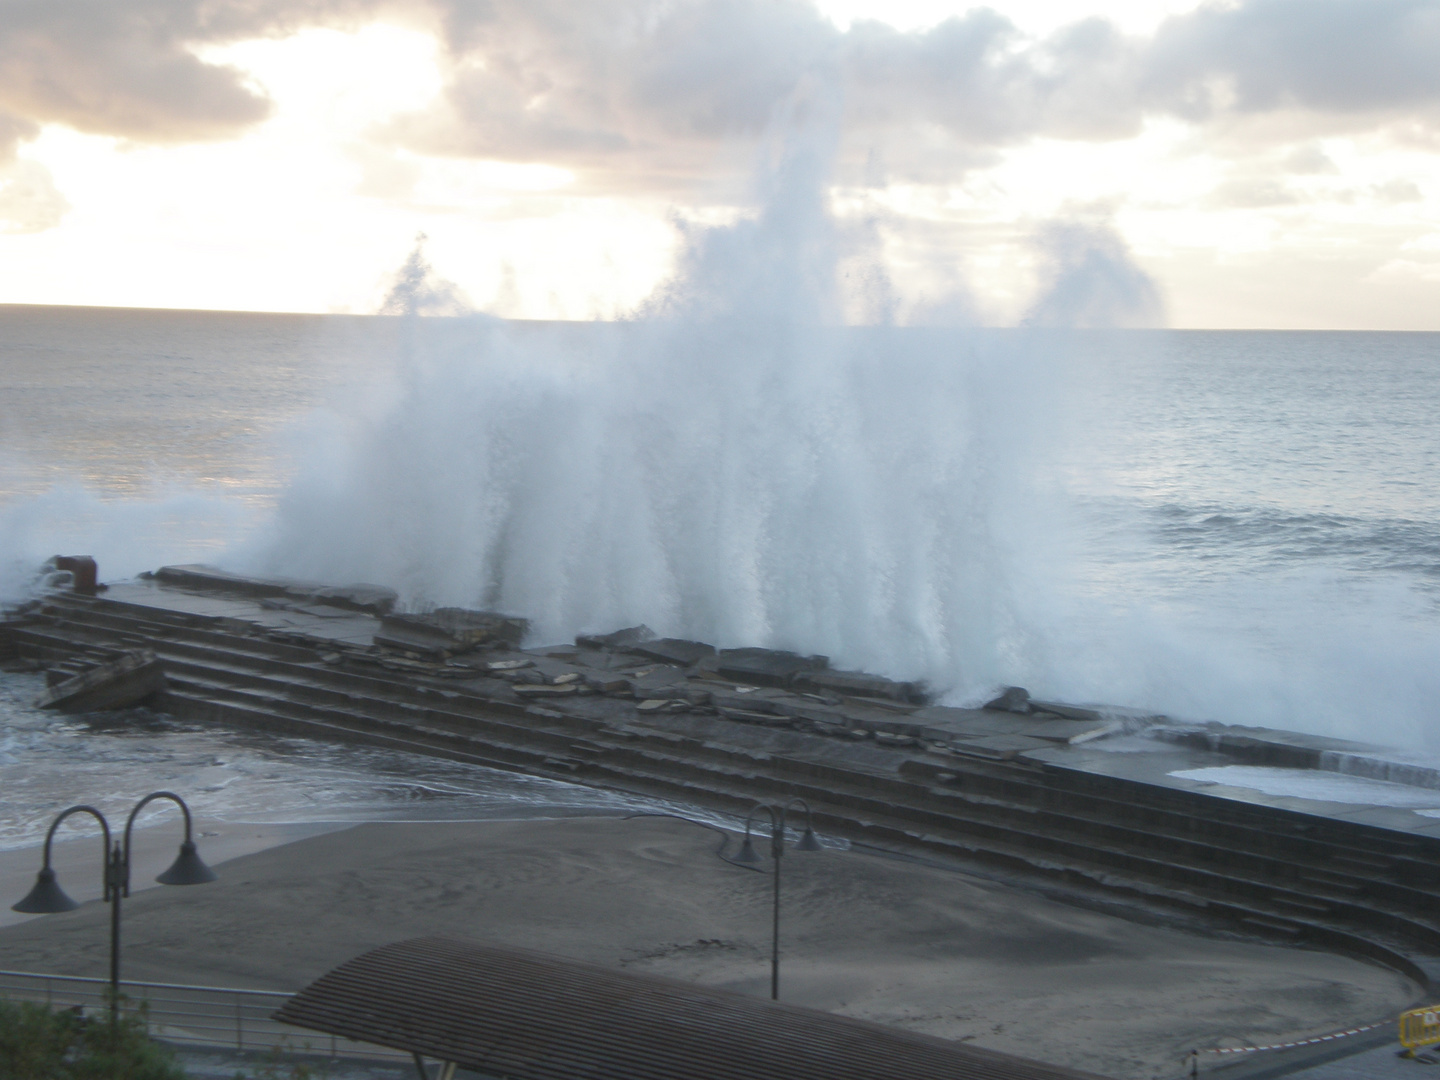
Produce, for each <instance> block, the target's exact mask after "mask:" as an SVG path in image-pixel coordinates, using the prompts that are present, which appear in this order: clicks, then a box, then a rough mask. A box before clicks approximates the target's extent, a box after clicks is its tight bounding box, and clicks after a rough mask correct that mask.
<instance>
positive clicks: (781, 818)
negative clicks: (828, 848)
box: [735, 799, 820, 1001]
mask: <svg viewBox="0 0 1440 1080" xmlns="http://www.w3.org/2000/svg"><path fill="white" fill-rule="evenodd" d="M796 805H799V806H800V807H802V808H803V809H804V811H805V832H804V834H803V835H801V837H800V842H799V843H798V844H797V845H795V846H796V847H797V848H799V849H800V850H801V851H819V850H820V841H819V840H817V839H816V838H815V830H814V829H813V828H811V827H810V804H809V803H807V802H806V801H805V800H804V799H791V800H790V801H789V802H788V803H786V804H785V805H784V806H771V805H769V804H767V803H757V804H756V805H755V808H754V809H753V810H751V811H750V813H749V815H748V816H747V817H746V818H745V841H744V843H742V844H741V845H740V854H738V855H736V856H735V861H736V862H742V863H757V862H759V861H760V856H759V855H757V854H756V853H755V845H754V844H753V843H751V841H750V827H751V825H752V824H753V823H754V821H755V815H756V814H757V813H762V812H763V813H764V814H765V816H766V817H768V818H769V819H770V858H771V860H772V861H773V862H774V864H775V917H774V921H773V926H772V928H771V937H770V1000H772V1001H778V1000H779V999H780V857H781V856H782V855H784V854H785V814H786V812H787V811H789V809H790V808H791V807H792V806H796Z"/></svg>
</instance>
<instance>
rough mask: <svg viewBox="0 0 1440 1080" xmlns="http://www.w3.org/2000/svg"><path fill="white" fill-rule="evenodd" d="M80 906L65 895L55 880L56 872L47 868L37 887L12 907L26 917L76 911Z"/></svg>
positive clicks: (42, 871)
mask: <svg viewBox="0 0 1440 1080" xmlns="http://www.w3.org/2000/svg"><path fill="white" fill-rule="evenodd" d="M79 906H80V905H79V904H78V903H76V902H75V901H74V900H71V899H70V897H68V896H66V895H65V890H64V889H62V888H60V885H59V883H58V882H57V881H56V880H55V871H54V870H51V869H50V867H48V866H47V867H45V868H44V869H43V870H41V871H40V873H39V875H38V877H37V878H36V880H35V887H34V888H33V889H31V890H30V892H29V894H28V895H26V897H25V899H24V900H21V901H20V902H19V903H18V904H16V905H14V906H13V907H11V909H10V910H11V911H18V912H20V913H22V914H24V915H55V914H58V913H59V912H61V911H74V910H75V909H76V908H78V907H79Z"/></svg>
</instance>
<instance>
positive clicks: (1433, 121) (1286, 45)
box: [0, 0, 1440, 198]
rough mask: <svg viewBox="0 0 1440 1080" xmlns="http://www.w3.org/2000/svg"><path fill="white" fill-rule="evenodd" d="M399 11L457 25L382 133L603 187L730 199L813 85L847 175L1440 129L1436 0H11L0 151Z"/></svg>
mask: <svg viewBox="0 0 1440 1080" xmlns="http://www.w3.org/2000/svg"><path fill="white" fill-rule="evenodd" d="M380 17H384V18H386V19H389V20H392V21H394V20H399V21H402V22H404V23H406V24H407V25H417V26H421V27H424V28H426V29H429V30H430V31H433V32H434V33H435V34H436V35H437V36H438V38H439V39H440V41H441V43H442V46H443V48H442V63H443V66H444V71H443V76H444V90H443V93H442V95H441V97H440V99H439V100H438V101H437V103H436V104H435V105H434V107H432V108H428V109H425V110H422V111H420V112H418V113H415V114H413V115H407V116H404V117H402V118H400V119H398V120H396V121H394V122H392V123H390V124H389V125H387V126H385V127H383V128H381V129H379V130H377V131H376V132H374V133H373V138H374V141H375V142H376V143H377V145H380V146H388V147H404V148H408V149H410V150H413V151H417V152H420V153H423V154H428V155H448V156H456V157H467V158H481V159H497V160H505V161H512V162H544V163H547V164H552V165H558V166H562V167H566V168H570V169H574V170H576V171H577V173H578V174H579V175H580V178H581V183H580V185H579V186H580V187H581V188H583V189H585V190H589V191H592V192H593V191H595V190H599V189H606V188H609V189H611V190H616V191H624V192H627V193H634V192H639V191H646V190H648V191H652V192H663V193H666V194H670V195H674V194H678V193H681V192H689V193H691V194H693V195H695V196H696V197H704V196H705V194H706V193H707V192H709V193H710V194H713V195H715V196H716V197H720V198H726V197H729V196H731V195H734V194H735V193H736V189H735V184H736V183H738V182H739V179H738V178H739V177H741V176H743V175H744V174H745V173H746V172H748V168H749V165H750V162H749V156H750V155H751V153H752V152H753V150H754V148H755V147H756V145H757V144H758V142H759V140H760V139H761V137H762V135H763V133H764V131H765V130H766V127H767V125H769V124H770V123H771V122H772V119H773V117H774V114H775V112H776V110H777V108H779V107H781V104H782V103H784V102H786V101H788V100H791V99H792V97H793V95H794V94H795V92H796V90H797V88H798V87H800V86H802V84H805V83H806V82H807V81H808V82H810V83H814V84H818V85H822V86H825V87H827V88H828V93H830V94H831V95H832V96H833V97H834V99H835V100H836V101H842V102H843V106H844V110H845V124H844V128H843V131H842V134H841V137H840V142H839V146H840V155H839V162H838V164H837V170H838V171H837V177H838V179H840V180H841V181H842V182H855V183H864V182H877V180H876V177H879V178H880V179H882V180H883V179H885V178H895V177H905V178H911V179H924V180H931V181H941V182H944V181H949V180H953V179H954V178H955V177H957V176H959V175H960V174H962V173H963V172H964V171H966V170H967V169H970V168H973V167H975V166H976V165H982V164H988V163H990V162H992V161H993V160H994V155H995V154H996V153H997V152H998V151H999V150H1001V149H1003V148H1005V147H1007V146H1012V145H1016V144H1018V143H1022V142H1024V141H1026V140H1030V139H1033V138H1037V137H1048V138H1058V139H1078V140H1111V139H1123V138H1127V137H1129V136H1131V135H1133V134H1135V133H1137V132H1138V131H1140V130H1141V128H1142V126H1143V124H1144V123H1145V121H1146V118H1147V117H1153V116H1169V117H1179V118H1181V119H1183V120H1187V121H1190V122H1193V123H1197V124H1222V125H1223V124H1231V125H1233V124H1234V123H1235V122H1237V121H1243V122H1247V123H1251V124H1252V125H1254V124H1261V122H1262V121H1264V123H1265V124H1269V126H1268V127H1264V124H1261V127H1257V128H1254V131H1257V132H1260V133H1261V134H1260V135H1258V136H1256V137H1260V138H1262V139H1263V140H1266V141H1268V142H1269V144H1271V145H1281V144H1285V143H1294V142H1296V141H1297V139H1299V138H1301V137H1302V135H1303V136H1304V137H1310V136H1312V135H1313V134H1315V133H1316V132H1318V131H1325V130H1335V129H1344V128H1347V127H1348V128H1365V127H1370V128H1374V127H1375V126H1377V125H1384V124H1390V125H1392V126H1393V127H1394V128H1395V130H1397V131H1398V130H1400V129H1401V128H1405V129H1406V130H1409V131H1410V132H1411V133H1412V136H1414V137H1418V136H1417V135H1415V133H1416V132H1424V131H1436V130H1440V63H1437V62H1436V57H1437V56H1440V0H1239V2H1234V3H1220V2H1218V0H1212V2H1208V3H1205V4H1203V5H1202V6H1201V7H1200V8H1198V9H1196V10H1195V11H1192V12H1190V13H1188V14H1184V15H1180V16H1176V17H1172V18H1170V19H1168V20H1167V21H1165V22H1164V23H1162V24H1161V26H1160V27H1159V29H1158V30H1157V31H1156V32H1155V34H1154V35H1153V36H1151V37H1148V38H1147V37H1136V36H1127V35H1126V34H1123V33H1122V32H1121V31H1120V30H1119V29H1117V28H1116V27H1115V26H1114V25H1113V24H1111V23H1109V22H1107V21H1105V20H1103V19H1098V18H1090V19H1082V20H1080V21H1077V22H1076V23H1074V24H1072V25H1069V26H1066V27H1062V28H1061V29H1059V30H1057V31H1056V32H1054V33H1052V34H1049V35H1048V36H1045V37H1042V38H1032V37H1027V36H1026V35H1024V34H1022V33H1021V32H1020V31H1019V30H1018V29H1017V28H1016V26H1015V25H1014V24H1013V23H1011V22H1010V21H1009V20H1008V19H1006V18H1005V17H1004V16H1003V15H1001V14H999V13H997V12H996V11H993V10H991V9H988V8H985V7H976V8H973V9H971V10H969V11H967V12H965V13H964V14H962V15H957V16H955V17H952V18H948V19H946V20H944V21H942V22H941V23H939V24H937V25H935V26H932V27H930V28H928V29H925V30H918V31H900V30H897V29H895V28H893V27H890V26H888V25H885V24H882V23H879V22H875V21H860V22H856V23H854V24H852V25H851V26H850V28H849V29H848V30H844V31H842V30H840V29H839V28H838V27H837V26H836V25H835V24H834V23H832V22H830V21H829V20H828V19H826V18H825V17H824V16H822V15H821V13H820V12H819V10H818V9H817V8H816V7H815V6H814V5H813V3H811V2H810V0H586V2H584V3H577V2H575V0H411V2H409V3H401V2H400V0H126V2H124V3H117V2H115V0H0V160H3V158H4V155H6V154H7V153H13V147H14V145H15V143H16V142H17V141H18V140H22V139H25V138H28V137H31V136H33V134H34V132H35V130H36V125H39V124H44V123H62V124H67V125H69V126H71V127H74V128H76V129H77V130H81V131H87V132H96V133H102V134H109V135H117V136H122V137H125V138H128V139H133V140H138V141H143V142H177V141H192V140H205V139H223V138H228V137H232V136H234V135H236V134H238V133H240V132H242V131H244V130H245V129H246V128H248V127H249V126H251V125H253V124H256V123H258V122H260V121H262V120H263V119H264V118H265V117H266V116H268V115H269V113H270V109H271V103H270V102H269V101H268V100H267V99H266V97H265V95H264V94H263V92H262V91H261V90H259V89H258V88H256V87H255V86H253V85H251V84H250V82H249V81H248V80H247V78H246V77H245V75H244V73H243V72H241V71H239V70H237V69H235V68H232V67H227V66H225V65H223V64H218V63H207V62H205V61H204V60H203V59H201V56H202V55H203V49H204V47H205V46H207V45H215V44H222V43H226V42H233V41H239V40H245V39H248V38H256V37H279V36H284V35H287V34H290V33H293V32H295V31H297V30H299V29H302V28H305V27H310V26H330V27H340V28H355V27H358V26H361V25H363V24H364V23H365V22H367V21H370V20H373V19H376V18H380ZM197 50H198V52H197ZM377 77H378V76H377ZM1262 128H1263V131H1262ZM1317 153H1318V152H1317ZM1311 156H1312V157H1314V155H1311ZM877 161H879V162H883V164H884V170H883V176H882V175H881V173H879V172H877V170H876V169H875V168H874V163H875V162H877ZM1323 168H1324V165H1323V162H1319V161H1318V159H1317V160H1316V161H1314V162H1312V163H1311V164H1309V165H1306V164H1304V163H1303V162H1297V171H1301V172H1304V171H1307V170H1312V169H1323ZM717 178H719V179H717ZM727 178H728V179H727ZM717 185H718V186H717ZM727 185H728V186H727ZM381 186H382V187H384V186H385V185H384V184H382V185H381Z"/></svg>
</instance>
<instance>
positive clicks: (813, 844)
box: [795, 825, 820, 851]
mask: <svg viewBox="0 0 1440 1080" xmlns="http://www.w3.org/2000/svg"><path fill="white" fill-rule="evenodd" d="M795 846H796V847H797V848H799V849H800V850H801V851H819V850H820V841H819V840H818V839H817V838H816V836H815V830H814V829H812V828H810V826H809V825H806V826H805V835H804V836H802V837H800V843H798V844H796V845H795Z"/></svg>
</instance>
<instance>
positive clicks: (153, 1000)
mask: <svg viewBox="0 0 1440 1080" xmlns="http://www.w3.org/2000/svg"><path fill="white" fill-rule="evenodd" d="M109 989H110V984H109V982H108V981H107V980H105V979H85V978H79V977H77V976H73V975H42V974H36V973H33V972H26V971H0V998H4V999H6V1000H9V1001H31V1002H35V1003H37V1004H41V1005H45V1006H47V1007H48V1008H51V1009H76V1008H78V1009H81V1010H83V1011H85V1012H86V1013H87V1014H88V1013H90V1012H91V1011H94V1012H96V1013H97V1014H98V1013H99V1012H101V1011H103V1010H104V1009H106V1008H108V1005H109V1002H108V998H107V992H108V991H109ZM120 992H121V998H122V1001H121V1004H122V1006H123V1008H124V1009H125V1010H126V1011H127V1012H128V1011H131V1010H136V1009H139V1008H140V1007H141V1006H142V1005H143V1007H144V1015H145V1019H146V1024H147V1026H148V1029H149V1032H150V1034H151V1035H152V1036H154V1037H155V1038H157V1039H163V1040H164V1041H166V1042H169V1043H178V1044H184V1045H188V1046H205V1047H217V1048H225V1049H231V1050H238V1051H241V1052H247V1051H251V1052H260V1053H267V1052H281V1053H298V1054H314V1055H318V1056H322V1057H330V1058H364V1059H369V1060H377V1059H378V1060H398V1061H407V1062H408V1061H409V1060H410V1055H409V1054H408V1053H406V1052H405V1051H402V1050H394V1049H391V1048H390V1047H386V1046H375V1045H373V1044H371V1043H362V1042H355V1041H354V1040H351V1039H345V1038H341V1037H338V1036H335V1035H326V1034H324V1033H322V1032H318V1031H306V1030H304V1029H303V1028H296V1027H290V1026H289V1025H287V1024H281V1023H278V1022H276V1021H274V1020H272V1019H270V1016H271V1014H272V1013H274V1012H275V1010H276V1009H278V1008H280V1006H281V1005H283V1004H285V1002H286V1001H288V1000H290V998H291V996H292V995H290V994H286V993H281V992H279V991H275V990H237V989H233V988H229V987H219V986H178V985H175V984H172V983H146V982H122V983H121V984H120Z"/></svg>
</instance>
